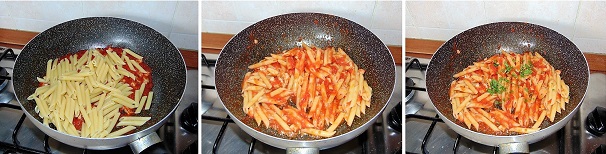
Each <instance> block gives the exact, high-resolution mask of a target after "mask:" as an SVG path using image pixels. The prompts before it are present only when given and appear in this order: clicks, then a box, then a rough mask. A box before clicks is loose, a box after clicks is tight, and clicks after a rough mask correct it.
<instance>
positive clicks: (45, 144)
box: [0, 47, 198, 153]
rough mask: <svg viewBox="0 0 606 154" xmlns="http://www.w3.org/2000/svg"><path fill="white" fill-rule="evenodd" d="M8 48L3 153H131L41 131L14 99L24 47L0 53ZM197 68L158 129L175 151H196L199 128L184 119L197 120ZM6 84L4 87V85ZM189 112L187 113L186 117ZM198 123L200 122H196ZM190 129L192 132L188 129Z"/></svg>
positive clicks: (0, 126)
mask: <svg viewBox="0 0 606 154" xmlns="http://www.w3.org/2000/svg"><path fill="white" fill-rule="evenodd" d="M9 50H12V51H13V52H14V54H15V55H14V56H13V55H10V54H8V56H6V57H5V58H4V59H1V60H0V67H2V68H4V69H5V70H6V71H7V73H8V75H4V74H2V71H1V70H0V81H1V82H0V88H1V90H0V117H2V118H0V136H2V137H0V152H2V153H112V152H118V153H132V151H131V149H130V148H129V147H128V146H125V147H122V148H117V149H111V150H89V149H80V148H76V147H72V146H70V145H66V144H63V143H61V142H59V141H56V140H54V139H53V138H50V137H49V136H47V135H46V134H44V133H43V132H42V131H40V130H39V129H38V128H37V127H36V126H34V124H33V123H32V122H31V121H30V120H29V119H28V118H26V117H25V114H24V113H23V111H22V110H21V108H20V106H19V103H18V102H17V100H16V99H15V94H14V90H13V87H12V81H11V80H10V79H7V80H3V81H2V79H5V78H6V77H11V76H12V73H13V66H14V65H15V57H17V56H16V55H18V54H19V53H20V52H21V50H19V49H9V48H4V47H0V55H1V54H2V53H5V52H7V51H9ZM197 81H198V71H197V70H188V71H187V85H186V89H185V92H184V95H183V97H182V99H181V102H180V104H179V106H178V108H177V109H176V110H175V112H174V113H173V114H172V115H170V117H172V118H169V120H167V122H166V123H165V124H164V125H163V126H162V127H160V129H158V130H157V133H158V135H159V136H160V138H161V139H162V140H163V142H162V143H163V144H165V146H166V147H167V148H168V150H170V151H172V152H173V153H197V151H198V150H197V147H198V143H197V138H198V135H197V129H193V131H192V129H190V128H189V127H187V126H186V125H185V124H182V121H187V120H185V119H197V113H195V112H196V111H197V109H198V106H197V103H195V102H197V101H198V82H197ZM4 86H5V87H4ZM183 115H186V116H183ZM196 122H197V121H196ZM188 130H189V131H188Z"/></svg>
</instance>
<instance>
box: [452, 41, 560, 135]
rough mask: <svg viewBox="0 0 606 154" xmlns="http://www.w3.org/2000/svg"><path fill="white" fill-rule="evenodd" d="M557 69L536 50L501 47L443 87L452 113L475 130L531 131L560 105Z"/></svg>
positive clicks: (550, 115)
mask: <svg viewBox="0 0 606 154" xmlns="http://www.w3.org/2000/svg"><path fill="white" fill-rule="evenodd" d="M560 73H561V71H560V70H556V69H555V68H554V67H553V66H551V65H550V64H549V63H548V62H547V61H546V60H545V59H544V58H543V57H541V56H540V54H538V53H531V52H525V53H522V54H517V53H511V52H506V51H504V50H502V51H501V53H500V54H497V55H494V56H492V57H489V58H486V59H484V60H482V61H480V62H475V63H473V64H472V65H469V66H468V67H467V68H465V69H463V70H462V71H460V72H458V73H456V74H455V75H453V77H454V78H455V79H454V80H453V81H452V82H451V83H450V89H449V91H448V92H449V94H448V96H449V99H450V102H451V106H452V114H453V116H454V117H455V119H457V120H458V121H459V122H461V123H463V124H464V125H466V126H467V128H469V129H471V128H472V127H473V128H475V130H476V131H478V132H481V133H486V134H491V135H519V134H526V133H532V132H536V131H538V130H539V129H541V128H540V127H541V124H542V123H543V121H544V120H545V119H546V118H548V119H549V120H550V121H551V122H553V121H554V120H555V117H556V114H558V113H561V112H562V110H563V109H564V108H565V103H567V101H566V100H567V98H568V97H569V96H568V94H569V92H568V91H567V87H568V86H567V85H566V83H565V82H564V81H563V80H562V79H561V77H560ZM470 98H472V99H470ZM484 124H485V125H486V126H488V127H481V126H480V125H484Z"/></svg>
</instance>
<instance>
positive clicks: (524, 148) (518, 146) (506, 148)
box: [499, 142, 529, 154]
mask: <svg viewBox="0 0 606 154" xmlns="http://www.w3.org/2000/svg"><path fill="white" fill-rule="evenodd" d="M499 153H500V154H514V153H529V150H528V143H526V142H512V143H503V144H499Z"/></svg>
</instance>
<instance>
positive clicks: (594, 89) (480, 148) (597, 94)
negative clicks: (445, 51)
mask: <svg viewBox="0 0 606 154" xmlns="http://www.w3.org/2000/svg"><path fill="white" fill-rule="evenodd" d="M410 60H411V58H409V57H407V58H406V62H407V63H408V62H409V61H410ZM419 60H420V61H421V64H428V62H429V59H419ZM406 77H408V78H411V79H412V80H413V81H414V82H415V85H414V87H419V88H425V87H426V85H425V71H424V70H423V71H421V70H419V69H418V68H411V69H410V70H408V71H407V72H406ZM605 85H606V74H601V73H593V74H590V77H589V86H588V89H587V93H586V94H585V99H584V101H583V102H582V105H581V106H580V108H579V112H577V113H576V114H575V115H574V117H573V118H572V120H571V121H569V122H568V124H567V125H566V126H565V127H564V128H562V129H561V130H560V131H558V132H557V133H554V134H552V135H550V136H549V137H547V138H545V139H543V140H541V141H539V142H536V143H533V144H530V151H531V153H591V152H593V151H594V150H595V149H596V148H598V147H599V146H600V144H606V136H601V137H599V136H595V135H592V134H591V133H589V132H588V131H587V130H586V128H585V118H586V117H587V115H588V114H589V113H590V112H591V111H593V110H594V109H595V108H596V106H601V107H606V92H605V91H606V86H605ZM412 106H421V107H420V109H419V110H418V111H416V112H415V113H414V114H416V115H422V116H427V117H434V116H435V115H436V111H435V108H434V107H433V105H432V104H431V101H430V99H429V95H428V94H427V92H425V91H415V95H414V96H412V99H411V100H410V101H409V102H406V105H405V108H409V107H412ZM431 123H432V121H429V120H422V119H416V118H409V119H407V120H406V121H405V125H406V130H405V133H406V139H405V142H406V147H405V150H406V152H413V153H422V151H423V150H422V148H421V147H422V142H423V140H424V138H425V136H426V134H427V132H428V130H429V127H430V125H431ZM457 137H458V134H457V133H455V132H454V131H453V130H451V129H450V128H449V127H448V126H446V124H444V123H441V122H437V123H436V126H435V127H434V129H433V131H432V132H431V134H430V136H429V137H428V139H427V140H426V142H427V143H426V146H425V148H426V152H428V153H443V152H447V153H452V152H453V148H454V147H455V141H456V140H457ZM494 150H495V148H494V147H491V146H485V145H482V144H479V143H475V142H473V141H471V140H468V139H466V138H465V137H461V139H460V140H459V145H458V147H457V148H456V151H457V153H493V151H494Z"/></svg>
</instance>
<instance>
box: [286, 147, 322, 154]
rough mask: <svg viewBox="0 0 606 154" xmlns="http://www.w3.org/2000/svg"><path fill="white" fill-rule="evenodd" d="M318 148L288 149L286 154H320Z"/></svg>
mask: <svg viewBox="0 0 606 154" xmlns="http://www.w3.org/2000/svg"><path fill="white" fill-rule="evenodd" d="M319 153H320V149H318V148H286V154H319Z"/></svg>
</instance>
